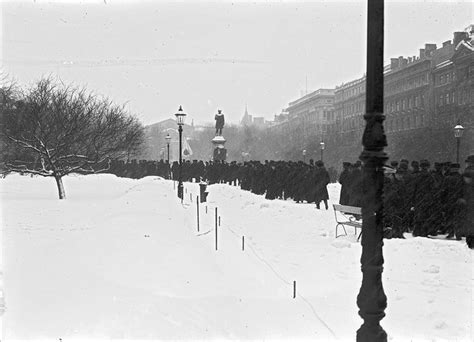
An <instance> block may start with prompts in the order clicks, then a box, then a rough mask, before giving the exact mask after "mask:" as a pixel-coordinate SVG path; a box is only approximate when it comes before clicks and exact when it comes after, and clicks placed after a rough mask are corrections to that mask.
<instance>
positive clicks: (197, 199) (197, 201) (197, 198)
mask: <svg viewBox="0 0 474 342" xmlns="http://www.w3.org/2000/svg"><path fill="white" fill-rule="evenodd" d="M196 207H197V228H198V232H199V196H196Z"/></svg>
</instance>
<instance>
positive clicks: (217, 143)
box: [211, 135, 227, 161]
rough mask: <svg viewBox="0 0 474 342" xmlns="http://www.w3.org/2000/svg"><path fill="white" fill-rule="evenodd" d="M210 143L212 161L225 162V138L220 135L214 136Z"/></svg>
mask: <svg viewBox="0 0 474 342" xmlns="http://www.w3.org/2000/svg"><path fill="white" fill-rule="evenodd" d="M211 141H212V145H213V153H212V155H213V160H214V161H221V160H222V161H225V160H226V157H227V150H226V148H225V142H226V140H225V138H224V137H223V136H222V135H216V136H215V137H214V139H212V140H211Z"/></svg>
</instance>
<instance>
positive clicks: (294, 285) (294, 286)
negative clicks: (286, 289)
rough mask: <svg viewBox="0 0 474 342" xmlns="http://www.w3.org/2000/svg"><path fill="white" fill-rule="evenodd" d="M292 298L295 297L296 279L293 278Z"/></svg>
mask: <svg viewBox="0 0 474 342" xmlns="http://www.w3.org/2000/svg"><path fill="white" fill-rule="evenodd" d="M293 298H296V280H293Z"/></svg>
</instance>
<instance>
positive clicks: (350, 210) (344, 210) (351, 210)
mask: <svg viewBox="0 0 474 342" xmlns="http://www.w3.org/2000/svg"><path fill="white" fill-rule="evenodd" d="M333 207H334V210H335V211H340V212H342V213H347V214H358V215H362V208H359V207H352V206H350V205H341V204H333Z"/></svg>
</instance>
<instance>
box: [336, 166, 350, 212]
mask: <svg viewBox="0 0 474 342" xmlns="http://www.w3.org/2000/svg"><path fill="white" fill-rule="evenodd" d="M350 166H351V163H349V162H343V163H342V172H341V174H340V175H339V184H341V194H340V196H339V204H342V205H348V204H349V196H350V194H349V187H350V184H349V182H350V173H351V170H350Z"/></svg>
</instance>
